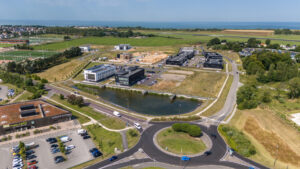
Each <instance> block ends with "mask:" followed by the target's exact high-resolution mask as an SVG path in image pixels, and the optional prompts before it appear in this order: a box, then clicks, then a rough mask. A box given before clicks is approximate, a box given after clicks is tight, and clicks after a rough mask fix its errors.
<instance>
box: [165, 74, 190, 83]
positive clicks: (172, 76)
mask: <svg viewBox="0 0 300 169" xmlns="http://www.w3.org/2000/svg"><path fill="white" fill-rule="evenodd" d="M185 77H186V76H185V75H178V74H168V73H165V74H162V75H161V77H160V78H161V79H163V80H164V81H180V82H182V81H183V80H184V79H185Z"/></svg>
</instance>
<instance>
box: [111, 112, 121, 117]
mask: <svg viewBox="0 0 300 169" xmlns="http://www.w3.org/2000/svg"><path fill="white" fill-rule="evenodd" d="M113 114H114V115H115V116H117V117H121V114H120V113H119V112H117V111H114V112H113Z"/></svg>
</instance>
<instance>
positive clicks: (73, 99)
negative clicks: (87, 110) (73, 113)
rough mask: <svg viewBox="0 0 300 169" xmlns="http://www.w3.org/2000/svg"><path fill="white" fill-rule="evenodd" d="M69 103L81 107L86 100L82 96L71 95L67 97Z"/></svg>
mask: <svg viewBox="0 0 300 169" xmlns="http://www.w3.org/2000/svg"><path fill="white" fill-rule="evenodd" d="M67 99H68V102H69V103H71V104H72V105H78V106H79V107H81V106H83V105H84V100H83V97H81V96H76V95H73V94H72V95H69V96H67Z"/></svg>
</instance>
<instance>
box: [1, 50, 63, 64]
mask: <svg viewBox="0 0 300 169" xmlns="http://www.w3.org/2000/svg"><path fill="white" fill-rule="evenodd" d="M56 53H57V52H53V51H30V50H22V51H21V50H18V51H8V52H3V53H0V60H15V61H22V60H25V59H27V58H37V57H49V56H52V55H54V54H56Z"/></svg>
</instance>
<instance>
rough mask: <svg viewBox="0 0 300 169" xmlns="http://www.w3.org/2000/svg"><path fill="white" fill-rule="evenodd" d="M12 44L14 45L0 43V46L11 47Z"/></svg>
mask: <svg viewBox="0 0 300 169" xmlns="http://www.w3.org/2000/svg"><path fill="white" fill-rule="evenodd" d="M13 46H14V44H5V43H0V48H6V47H13Z"/></svg>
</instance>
